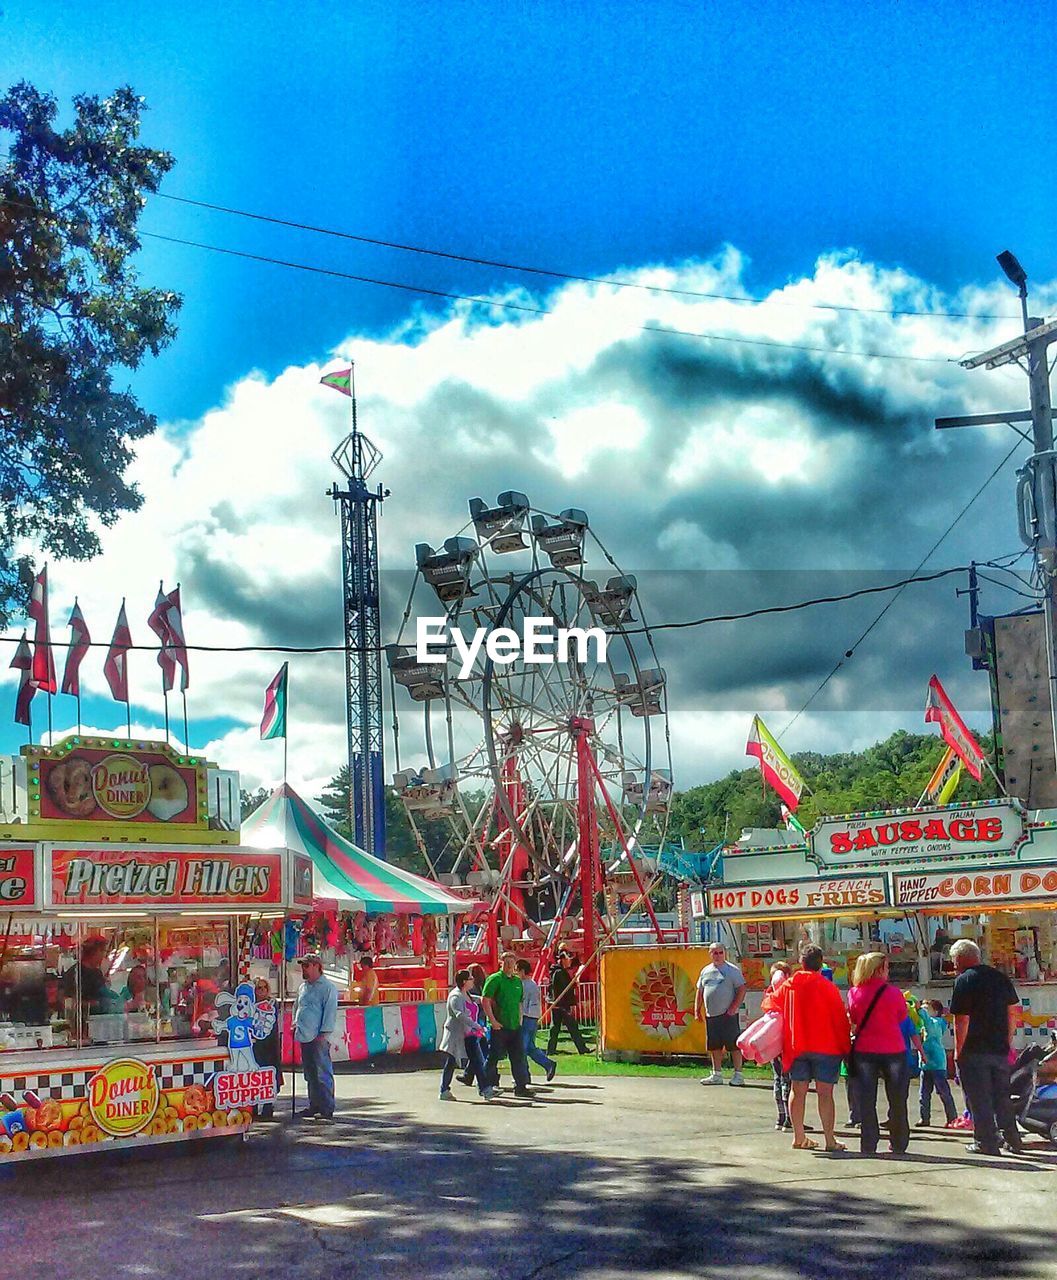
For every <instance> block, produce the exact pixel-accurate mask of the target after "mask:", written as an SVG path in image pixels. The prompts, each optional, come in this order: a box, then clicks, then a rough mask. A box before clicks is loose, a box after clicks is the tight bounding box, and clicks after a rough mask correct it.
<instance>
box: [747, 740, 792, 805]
mask: <svg viewBox="0 0 1057 1280" xmlns="http://www.w3.org/2000/svg"><path fill="white" fill-rule="evenodd" d="M745 754H746V755H747V756H755V757H756V759H757V760H759V762H760V772H761V773H762V774H763V780H764V782H765V783H766V784H767V785H768V786H769V787H771V788H772V790H774V791H775V792H777V794H778V798H779V799H780V800H781V801H782V803H783V804H784V805H785V806H786V808H787V809H789V810H790V812H795V811H796V807H797V805H798V804H799V803H800V793H801V791H803V789H804V779H803V778H802V777H801V776H800V774H799V773H797V771H796V769H795V767H794V766H793V762H792V761H791V760H790V759H789V757H788V756H787V755H786V754H785V752H784V751H783V750H782V748H781V747H780V746H779V745H778V741H777V739H776V738H774V737H773V736H772V734H771V733H770V731H769V730H768V728H767V726H766V725H765V724H764V722H763V721H762V720H761V719H760V717H759V716H753V718H752V729H751V730H750V731H749V740H748V742H747V743H746V744H745Z"/></svg>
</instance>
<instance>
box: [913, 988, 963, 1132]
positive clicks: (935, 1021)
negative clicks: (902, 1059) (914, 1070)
mask: <svg viewBox="0 0 1057 1280" xmlns="http://www.w3.org/2000/svg"><path fill="white" fill-rule="evenodd" d="M918 1014H919V1016H920V1018H921V1045H922V1052H921V1093H920V1095H919V1102H920V1106H921V1120H920V1122H919V1126H918V1127H919V1128H927V1127H928V1126H929V1124H930V1123H931V1117H932V1093H933V1090H935V1091H936V1093H938V1094H939V1096H940V1101H941V1102H942V1103H943V1110H944V1111H945V1112H946V1115H947V1124H948V1125H949V1124H950V1123H951V1121H952V1120H953V1119H955V1117H956V1116H957V1114H958V1110H957V1108H956V1107H955V1105H954V1097H953V1096H952V1094H951V1084H950V1081H949V1080H948V1079H947V1047H946V1045H945V1044H944V1042H943V1037H944V1035H945V1033H946V1031H947V1021H946V1019H945V1018H944V1016H943V1005H942V1004H941V1003H940V1001H939V1000H923V1001H922V1002H921V1004H920V1005H919V1006H918Z"/></svg>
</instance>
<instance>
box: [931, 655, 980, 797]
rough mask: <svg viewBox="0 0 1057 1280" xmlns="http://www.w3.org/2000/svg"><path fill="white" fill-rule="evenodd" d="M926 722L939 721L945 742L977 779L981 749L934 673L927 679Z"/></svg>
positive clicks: (978, 777) (934, 722)
mask: <svg viewBox="0 0 1057 1280" xmlns="http://www.w3.org/2000/svg"><path fill="white" fill-rule="evenodd" d="M925 723H926V724H938V725H939V727H940V733H941V734H942V735H943V740H944V742H946V744H947V746H948V747H950V748H951V750H952V751H953V752H954V754H955V755H956V756H958V758H959V759H960V760H961V762H962V763H963V764H964V765H965V767H966V768H967V769H968V770H969V772H970V773H971V774H972V776H973V777H974V778H975V779H976V781H977V782H979V781H980V779H981V778H982V777H983V774H984V771H983V769H982V768H981V765H982V764H983V762H984V753H983V751H982V749H981V747H980V744H979V743H978V742H977V741H976V739H975V738H974V737H973V735H972V733H971V732H970V730H969V728H968V726H967V725H966V723H965V721H964V720H963V719H962V718H961V716H960V715H959V714H958V712H957V711H956V710H955V707H954V703H953V702H951V700H950V698H948V697H947V692H946V690H945V689H944V687H943V685H942V684H940V679H939V676H933V677H932V678H931V679H930V680H929V691H928V695H927V696H926V698H925Z"/></svg>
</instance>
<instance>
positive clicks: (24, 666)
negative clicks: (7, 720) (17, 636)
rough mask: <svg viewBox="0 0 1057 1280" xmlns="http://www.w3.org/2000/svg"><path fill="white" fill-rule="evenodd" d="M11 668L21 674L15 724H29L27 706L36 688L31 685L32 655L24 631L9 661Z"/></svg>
mask: <svg viewBox="0 0 1057 1280" xmlns="http://www.w3.org/2000/svg"><path fill="white" fill-rule="evenodd" d="M11 667H12V669H13V670H15V671H19V672H21V677H20V679H19V682H18V697H17V698H16V699H15V724H29V704H30V703H31V702H32V701H33V695H34V694H35V693H36V692H37V686H36V685H35V684H34V683H33V654H32V652H31V650H30V647H29V641H28V640H27V639H26V633H25V632H24V631H23V632H22V639H21V640H20V641H19V642H18V648H17V649H16V650H15V656H14V657H13V658H12V659H11Z"/></svg>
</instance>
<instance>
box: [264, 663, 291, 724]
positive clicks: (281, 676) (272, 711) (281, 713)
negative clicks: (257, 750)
mask: <svg viewBox="0 0 1057 1280" xmlns="http://www.w3.org/2000/svg"><path fill="white" fill-rule="evenodd" d="M289 665H290V664H289V663H287V662H284V663H283V665H282V666H281V667H280V668H279V670H278V672H277V673H276V676H275V679H274V680H273V681H272V682H271V684H270V685H269V686H268V688H267V689H266V690H265V693H264V715H263V716H262V718H261V737H262V738H285V737H286V676H287V669H288V667H289Z"/></svg>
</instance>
